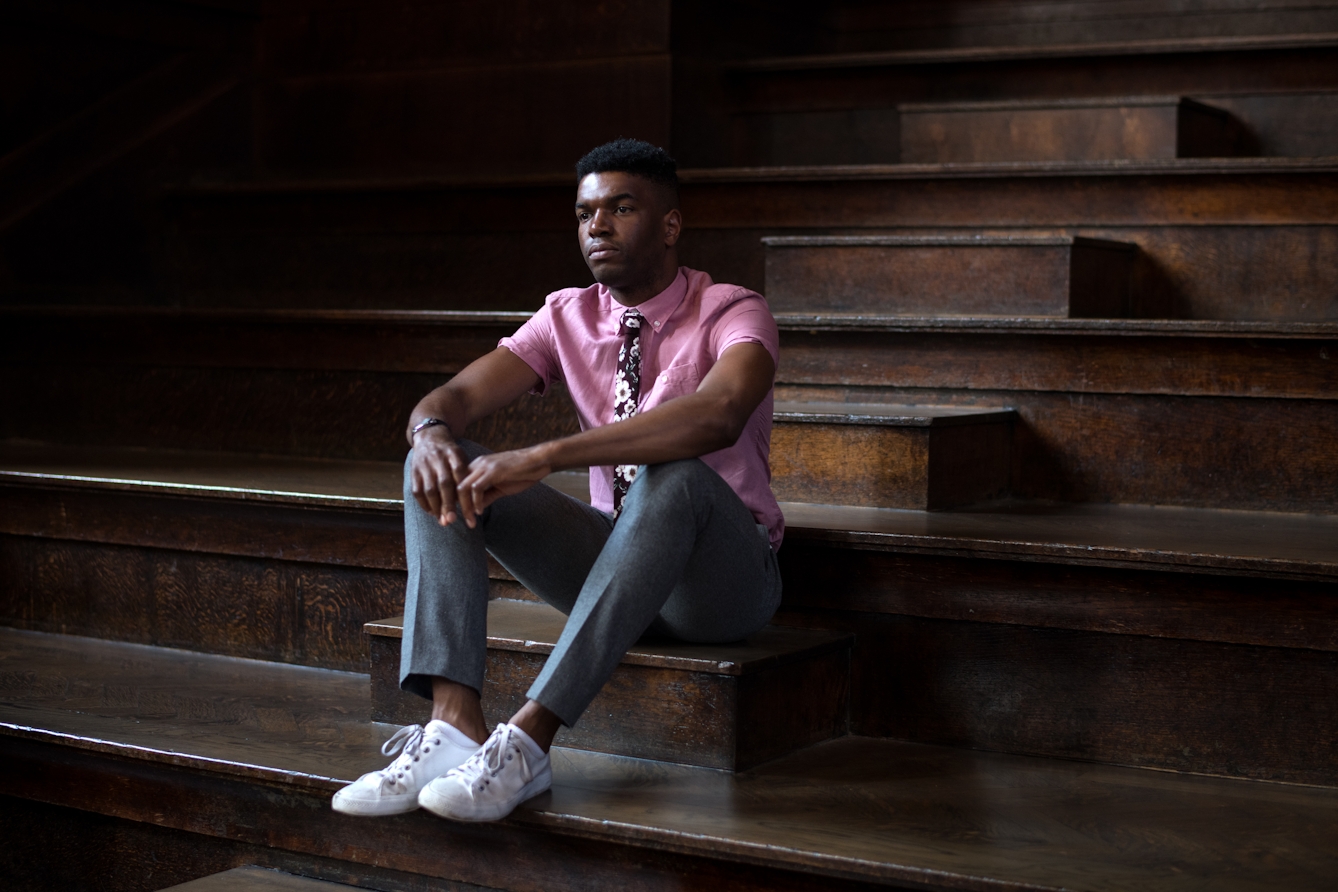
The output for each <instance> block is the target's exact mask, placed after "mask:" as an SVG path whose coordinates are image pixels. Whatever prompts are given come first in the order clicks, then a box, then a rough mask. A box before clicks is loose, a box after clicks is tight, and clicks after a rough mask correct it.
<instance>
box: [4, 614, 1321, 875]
mask: <svg viewBox="0 0 1338 892" xmlns="http://www.w3.org/2000/svg"><path fill="white" fill-rule="evenodd" d="M0 680H3V685H4V691H3V698H0V751H3V755H4V758H5V759H6V764H7V765H8V766H10V770H8V771H5V772H4V773H3V775H0V793H3V794H4V795H5V796H6V797H7V798H6V809H5V818H4V820H5V822H6V824H7V825H11V824H12V825H13V826H14V827H15V828H16V829H17V828H18V827H19V826H26V827H27V828H28V829H29V830H31V829H33V828H41V829H42V830H43V831H48V830H49V831H50V832H49V833H44V834H43V835H44V839H45V840H46V842H47V844H46V845H43V846H37V847H26V848H20V847H18V846H6V847H5V854H4V855H3V856H2V857H3V858H4V860H5V862H6V864H5V866H6V867H7V868H9V869H7V871H6V873H7V875H13V873H15V871H14V869H13V868H12V867H10V862H13V861H15V860H17V859H18V858H19V857H21V856H22V855H27V856H28V858H30V859H31V861H30V862H27V863H26V864H20V865H18V866H19V867H27V869H28V870H29V871H30V872H32V871H34V868H33V867H32V864H33V863H37V864H41V863H42V860H41V859H45V864H48V865H60V864H61V863H62V861H63V860H65V859H68V862H69V863H72V864H78V865H81V866H85V867H87V866H88V865H89V864H90V859H91V858H93V857H94V856H96V855H97V854H98V853H99V852H101V851H102V850H103V848H104V846H105V845H106V844H109V843H110V841H111V840H113V839H119V840H122V841H131V842H132V844H131V845H130V846H129V848H128V849H123V850H122V851H127V853H130V852H133V853H136V854H127V856H126V857H124V858H122V859H121V860H120V861H119V862H118V871H142V872H143V875H145V876H147V875H148V872H149V871H152V870H156V871H158V873H157V874H154V875H162V874H163V873H165V872H167V871H169V870H172V869H175V868H176V867H177V865H180V864H196V863H199V864H201V865H204V869H203V870H201V871H199V872H208V871H215V870H220V869H222V867H225V866H232V865H237V864H246V863H251V864H257V865H261V866H266V867H278V868H280V869H287V870H297V869H298V868H300V871H299V872H301V873H304V874H307V875H310V876H316V877H320V878H324V879H338V880H341V881H344V882H348V881H350V880H351V879H355V878H356V879H357V880H358V882H359V885H364V886H369V887H372V888H406V887H412V886H410V885H409V884H410V882H413V883H415V884H416V885H418V886H420V887H422V886H426V885H427V884H428V882H429V881H432V882H440V881H447V882H452V883H472V884H477V885H482V886H486V887H491V888H521V887H523V888H532V887H533V886H532V884H533V882H534V878H535V877H536V876H542V877H543V878H544V882H543V885H544V888H547V889H555V890H567V889H571V890H576V889H580V890H591V889H596V890H599V889H625V888H627V887H628V886H629V885H635V886H636V887H638V888H648V889H666V890H667V889H670V888H683V887H685V886H686V887H689V888H734V889H740V890H752V889H760V888H771V889H774V888H786V889H792V890H808V889H819V888H821V889H848V890H851V892H854V890H856V889H868V888H870V887H871V885H891V886H917V887H919V888H928V889H949V888H957V889H960V888H979V889H994V888H1012V889H1020V890H1040V889H1054V888H1068V889H1077V890H1093V892H1095V890H1098V889H1110V888H1138V889H1148V890H1153V892H1161V890H1167V892H1170V890H1179V889H1184V888H1186V884H1187V883H1189V884H1199V885H1203V884H1207V885H1211V886H1213V888H1220V889H1224V890H1235V889H1240V890H1246V889H1249V890H1254V889H1264V888H1270V887H1276V886H1277V885H1279V884H1282V885H1285V886H1286V887H1287V888H1289V889H1295V890H1298V892H1301V890H1320V889H1327V888H1329V886H1330V885H1331V880H1332V877H1333V875H1334V873H1335V871H1338V849H1335V846H1334V839H1335V838H1338V818H1336V817H1335V815H1338V809H1335V800H1334V796H1335V793H1334V790H1333V789H1331V788H1314V787H1301V786H1293V785H1278V784H1268V783H1254V782H1241V781H1232V780H1225V779H1220V778H1207V777H1194V776H1184V775H1176V774H1170V773H1165V772H1149V771H1142V770H1137V769H1128V768H1116V767H1109V766H1099V765H1091V764H1082V763H1073V762H1065V761H1059V760H1049V759H1036V758H1026V757H1018V756H1003V755H998V754H991V753H982V752H973V751H970V750H959V749H948V748H942V747H932V746H923V745H914V744H904V743H896V742H891V741H874V740H868V739H861V738H846V739H843V740H838V741H833V742H830V743H827V744H822V745H819V746H816V747H813V748H810V749H808V750H805V751H803V752H801V753H797V754H794V755H791V756H787V757H785V758H783V759H780V760H777V761H775V762H771V763H768V764H767V765H765V766H762V767H760V768H757V769H753V770H752V771H748V772H742V773H739V774H732V773H729V772H721V771H713V770H709V769H701V768H694V767H690V766H683V765H669V764H663V763H655V762H647V761H645V760H638V759H627V758H623V757H617V756H608V755H602V754H597V753H588V752H582V751H579V750H570V749H563V748H556V749H555V750H554V754H555V755H554V770H553V775H554V785H553V790H552V792H551V793H550V794H547V795H545V796H543V797H541V798H537V799H535V800H532V801H531V802H529V803H526V804H524V805H522V806H521V807H520V808H519V809H518V810H517V811H516V813H515V814H514V815H512V817H511V818H509V819H508V820H507V821H505V822H502V823H500V824H496V825H492V826H487V827H474V826H468V825H460V824H453V823H449V822H444V821H441V820H439V819H437V818H435V817H434V816H431V815H428V814H424V813H421V812H420V813H415V814H410V815H406V816H403V817H398V818H388V819H384V820H367V819H357V818H349V817H346V816H341V815H336V814H334V813H332V812H331V811H330V810H329V797H330V794H331V793H332V792H333V791H334V790H336V789H338V787H339V786H341V785H342V784H343V783H345V782H347V781H348V780H351V779H352V778H354V777H356V776H358V775H359V774H361V773H362V772H364V771H369V770H372V769H375V768H379V767H382V766H383V765H384V764H385V757H383V756H381V755H380V754H379V753H378V752H377V748H378V745H379V743H380V742H381V740H383V739H384V738H385V737H387V736H388V735H389V734H390V733H391V730H392V729H391V728H390V727H387V726H385V725H376V724H373V723H369V722H367V721H366V719H365V718H364V717H363V716H362V715H361V714H360V713H361V709H362V707H361V706H360V705H359V704H360V703H362V702H365V700H364V699H363V698H365V691H366V678H365V676H357V675H352V674H345V673H331V672H319V671H315V670H310V669H302V668H297V667H289V666H276V665H272V664H265V663H257V662H253V661H239V660H231V659H225V658H218V657H206V656H200V655H193V654H184V653H181V652H178V651H168V650H160V649H156V648H147V647H142V646H135V645H123V644H112V643H107V642H97V641H90V640H87V639H72V638H63V637H61V636H50V635H41V634H34V633H24V632H14V631H0ZM963 808H968V810H974V811H972V814H973V815H976V817H978V816H979V815H977V814H976V813H977V812H978V813H980V814H988V815H989V820H988V821H984V822H983V823H982V822H981V821H979V820H976V819H975V818H973V817H970V816H968V818H964V817H963ZM276 828H281V829H282V832H279V830H278V829H276ZM1056 828H1059V829H1056ZM1260 828H1266V831H1261V829H1260ZM14 838H18V837H14ZM62 839H77V840H78V841H79V845H77V846H70V847H65V846H62V845H61V844H60V840H62ZM520 853H523V857H521V854H520ZM229 860H230V861H231V864H229V863H228V861H229ZM220 861H222V862H224V863H223V864H219V862H220ZM1167 865H1171V867H1168V866H1167ZM1172 867H1173V868H1174V869H1172ZM85 875H89V874H85ZM189 876H190V875H189V874H187V877H183V879H184V878H188V877H189ZM159 884H161V881H160V883H159ZM145 885H148V884H147V883H146V884H145Z"/></svg>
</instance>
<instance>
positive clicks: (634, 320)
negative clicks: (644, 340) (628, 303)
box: [622, 310, 646, 333]
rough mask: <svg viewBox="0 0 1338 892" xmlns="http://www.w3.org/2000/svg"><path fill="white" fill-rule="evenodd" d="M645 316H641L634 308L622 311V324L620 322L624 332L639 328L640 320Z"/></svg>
mask: <svg viewBox="0 0 1338 892" xmlns="http://www.w3.org/2000/svg"><path fill="white" fill-rule="evenodd" d="M645 318H646V317H645V316H642V315H641V313H639V312H638V311H636V310H625V311H623V324H622V330H623V332H624V333H626V332H628V331H638V330H640V328H641V322H642V320H643V319H645Z"/></svg>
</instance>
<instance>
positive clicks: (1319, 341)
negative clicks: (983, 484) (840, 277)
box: [777, 316, 1338, 401]
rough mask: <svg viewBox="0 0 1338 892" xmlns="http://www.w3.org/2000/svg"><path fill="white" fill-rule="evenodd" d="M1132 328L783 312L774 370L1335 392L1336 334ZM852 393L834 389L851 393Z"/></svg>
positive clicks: (976, 384) (988, 382)
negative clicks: (778, 356)
mask: <svg viewBox="0 0 1338 892" xmlns="http://www.w3.org/2000/svg"><path fill="white" fill-rule="evenodd" d="M945 322H946V324H945ZM1136 326H1137V323H1130V324H1128V325H1121V324H1119V323H1112V324H1092V325H1090V326H1088V325H1084V324H1081V323H1078V324H1066V325H1062V326H1061V325H1054V326H1047V325H1045V324H1043V323H1033V322H1032V321H1030V320H1021V321H1008V320H999V321H997V322H995V321H991V320H983V319H982V320H977V321H971V322H968V321H965V320H963V321H962V322H961V324H960V325H954V324H952V322H951V320H946V321H945V320H933V319H920V320H905V321H898V320H894V319H880V320H877V321H876V322H875V321H869V322H867V323H862V321H861V320H860V319H858V318H852V319H849V320H839V319H830V318H829V319H822V318H813V319H806V318H804V317H797V316H796V317H791V318H783V319H782V320H781V355H782V357H783V359H782V362H781V366H780V369H779V371H778V373H777V376H778V381H779V382H780V383H781V384H783V385H795V386H798V385H817V384H826V385H845V386H851V387H855V386H864V387H907V388H953V389H961V390H1005V391H1060V392H1068V393H1073V394H1083V393H1087V394H1094V393H1111V394H1113V393H1124V394H1163V395H1180V396H1218V397H1280V398H1291V399H1296V398H1305V399H1321V400H1328V399H1331V398H1333V396H1334V395H1336V394H1338V361H1335V360H1338V333H1335V334H1332V335H1328V334H1325V333H1323V332H1315V333H1311V334H1303V333H1301V332H1299V331H1298V332H1297V333H1296V334H1295V335H1294V336H1292V337H1286V336H1283V337H1279V336H1278V335H1276V334H1271V333H1268V332H1266V331H1260V332H1259V333H1258V335H1256V336H1251V334H1250V332H1249V331H1248V330H1235V331H1233V330H1230V329H1224V330H1216V329H1214V328H1213V327H1212V326H1211V324H1209V325H1207V326H1201V327H1199V328H1197V329H1195V330H1194V333H1193V334H1191V333H1190V331H1189V328H1188V327H1187V328H1185V329H1177V328H1176V327H1173V326H1165V325H1160V326H1159V325H1149V326H1147V327H1146V328H1138V327H1136ZM786 392H788V391H786ZM820 392H821V391H814V393H820ZM860 393H861V391H858V390H853V389H852V390H850V391H848V392H845V393H840V392H838V394H833V395H832V396H834V397H835V398H839V399H849V400H855V401H858V400H859V399H860V396H859V394H860ZM815 398H816V397H815Z"/></svg>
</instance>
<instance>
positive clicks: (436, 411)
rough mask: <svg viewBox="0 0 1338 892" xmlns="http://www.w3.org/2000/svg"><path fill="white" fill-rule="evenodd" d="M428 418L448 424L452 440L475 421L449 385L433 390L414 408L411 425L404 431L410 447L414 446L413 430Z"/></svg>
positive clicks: (410, 416) (410, 420)
mask: <svg viewBox="0 0 1338 892" xmlns="http://www.w3.org/2000/svg"><path fill="white" fill-rule="evenodd" d="M428 418H440V419H441V420H442V421H444V422H446V427H447V429H448V430H449V431H450V434H451V437H452V438H455V437H458V436H459V435H460V433H461V432H462V431H464V429H465V428H466V427H468V426H469V422H470V421H471V420H473V419H470V418H469V416H468V412H467V409H466V406H465V402H464V400H463V399H461V397H460V394H459V393H457V392H455V391H454V390H453V389H452V388H451V386H450V385H449V384H443V385H442V386H441V387H438V388H437V389H436V390H433V391H432V392H431V393H429V394H428V395H427V396H425V397H423V398H422V399H421V400H419V401H418V405H416V406H414V409H413V412H411V413H410V414H409V424H408V426H407V427H406V428H405V431H404V434H405V437H406V438H407V439H408V441H409V445H410V446H412V445H413V429H414V428H415V427H417V426H418V425H419V424H421V423H422V422H423V421H424V420H426V419H428Z"/></svg>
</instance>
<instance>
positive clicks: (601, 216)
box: [590, 210, 609, 235]
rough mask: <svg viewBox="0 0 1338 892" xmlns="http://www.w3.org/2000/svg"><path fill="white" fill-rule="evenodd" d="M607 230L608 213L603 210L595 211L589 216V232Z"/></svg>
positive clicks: (595, 232)
mask: <svg viewBox="0 0 1338 892" xmlns="http://www.w3.org/2000/svg"><path fill="white" fill-rule="evenodd" d="M608 231H609V215H608V214H607V213H605V212H604V211H603V210H598V211H595V213H594V214H593V215H592V216H591V217H590V233H591V234H592V235H593V234H598V233H602V232H608Z"/></svg>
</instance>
